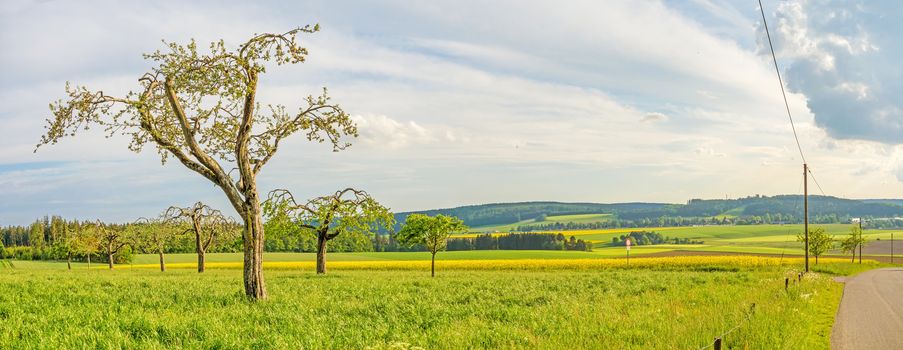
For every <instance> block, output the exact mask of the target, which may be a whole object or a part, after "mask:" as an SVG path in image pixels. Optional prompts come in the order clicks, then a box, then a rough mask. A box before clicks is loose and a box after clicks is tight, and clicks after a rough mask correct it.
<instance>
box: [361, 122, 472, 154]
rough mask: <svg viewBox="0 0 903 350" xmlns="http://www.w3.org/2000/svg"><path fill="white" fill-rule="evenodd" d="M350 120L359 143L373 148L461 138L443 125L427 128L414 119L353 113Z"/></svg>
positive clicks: (390, 147)
mask: <svg viewBox="0 0 903 350" xmlns="http://www.w3.org/2000/svg"><path fill="white" fill-rule="evenodd" d="M352 120H354V122H355V123H356V124H357V126H358V130H359V132H360V141H361V143H364V144H365V145H367V146H370V147H375V148H383V147H385V148H388V149H398V148H402V147H408V146H417V145H425V144H433V143H438V142H446V143H448V142H457V141H458V140H460V139H463V138H462V137H461V136H458V135H456V134H455V132H454V131H452V130H451V129H448V128H445V127H441V126H437V125H431V126H430V129H427V128H426V127H423V126H421V125H420V124H418V123H417V122H415V121H411V120H409V121H407V122H399V121H397V120H394V119H392V118H389V117H387V116H384V115H355V116H352Z"/></svg>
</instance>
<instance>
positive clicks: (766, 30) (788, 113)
mask: <svg viewBox="0 0 903 350" xmlns="http://www.w3.org/2000/svg"><path fill="white" fill-rule="evenodd" d="M759 12H760V13H762V25H764V26H765V36H767V37H768V47H769V48H771V59H772V60H773V61H774V71H775V73H777V74H778V83H779V84H780V85H781V96H783V97H784V108H786V109H787V118H789V119H790V128H791V129H793V138H794V139H795V140H796V148H797V149H798V150H799V151H800V158H802V159H803V163H806V156H804V155H803V147H802V146H800V138H799V137H798V136H797V134H796V125H794V123H793V115H791V114H790V104H789V103H787V93H786V92H784V80H783V79H781V70H780V69H778V58H777V56H776V55H775V54H774V45H772V43H771V33H770V32H769V31H768V22H766V21H765V9H764V7H762V0H759Z"/></svg>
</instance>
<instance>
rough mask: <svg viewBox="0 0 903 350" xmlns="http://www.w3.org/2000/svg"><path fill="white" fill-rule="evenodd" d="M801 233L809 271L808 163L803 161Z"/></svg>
mask: <svg viewBox="0 0 903 350" xmlns="http://www.w3.org/2000/svg"><path fill="white" fill-rule="evenodd" d="M803 235H805V238H806V248H805V249H806V272H809V165H808V164H806V163H803Z"/></svg>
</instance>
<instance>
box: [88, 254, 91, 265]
mask: <svg viewBox="0 0 903 350" xmlns="http://www.w3.org/2000/svg"><path fill="white" fill-rule="evenodd" d="M88 269H91V253H88Z"/></svg>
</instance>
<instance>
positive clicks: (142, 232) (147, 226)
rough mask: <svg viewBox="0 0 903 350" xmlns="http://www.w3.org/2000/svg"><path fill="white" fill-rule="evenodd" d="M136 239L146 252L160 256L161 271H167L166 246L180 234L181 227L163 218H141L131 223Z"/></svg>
mask: <svg viewBox="0 0 903 350" xmlns="http://www.w3.org/2000/svg"><path fill="white" fill-rule="evenodd" d="M130 228H131V229H132V230H134V231H135V235H136V239H137V240H138V241H140V242H141V245H142V249H143V250H144V251H145V252H153V253H156V254H157V257H159V258H160V271H161V272H165V271H166V258H165V254H166V248H167V247H168V246H169V245H170V243H172V241H173V240H174V239H175V238H176V237H177V236H178V234H179V232H178V231H179V229H178V228H177V227H176V225H173V224H170V223H169V222H167V221H166V220H165V218H163V219H148V218H140V219H138V220H137V221H135V223H133V224H131V225H130Z"/></svg>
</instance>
